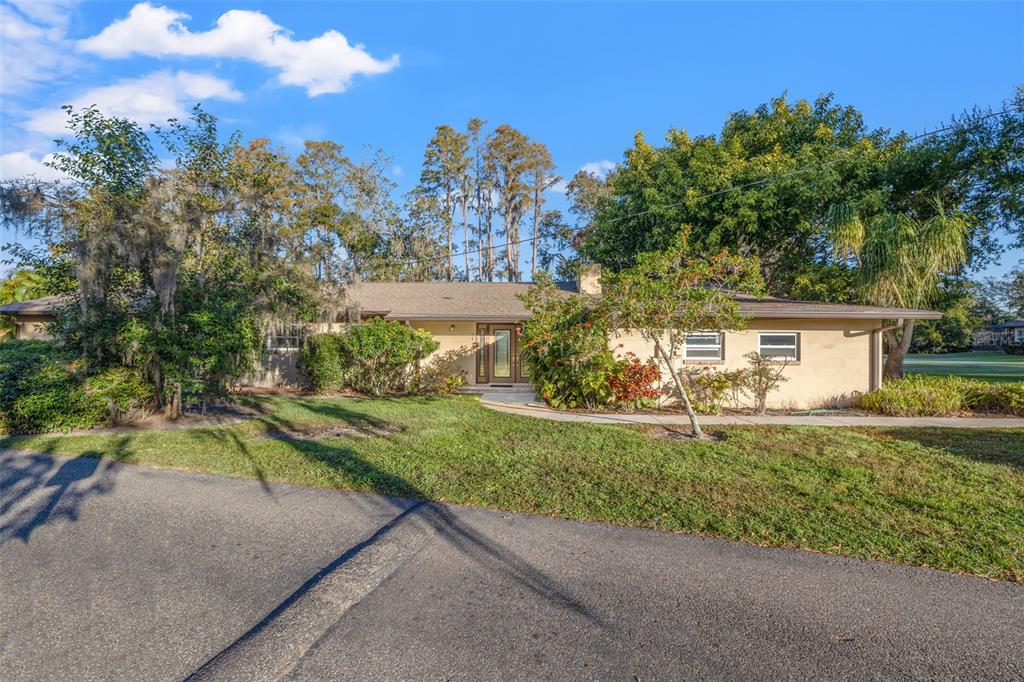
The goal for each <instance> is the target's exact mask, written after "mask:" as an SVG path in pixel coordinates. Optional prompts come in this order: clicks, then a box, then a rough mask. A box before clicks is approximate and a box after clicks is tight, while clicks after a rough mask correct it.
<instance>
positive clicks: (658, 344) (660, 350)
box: [654, 339, 704, 438]
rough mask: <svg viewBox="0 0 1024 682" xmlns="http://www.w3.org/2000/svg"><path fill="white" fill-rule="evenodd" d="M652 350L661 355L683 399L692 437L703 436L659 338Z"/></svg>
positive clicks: (685, 393)
mask: <svg viewBox="0 0 1024 682" xmlns="http://www.w3.org/2000/svg"><path fill="white" fill-rule="evenodd" d="M654 351H655V352H656V353H657V354H658V355H660V356H661V359H662V360H664V361H665V366H666V367H668V373H669V374H670V375H671V376H672V381H673V383H675V385H676V390H677V391H679V395H680V396H681V397H682V399H683V406H684V407H685V408H686V416H687V417H689V419H690V428H691V429H692V430H693V437H694V438H703V437H704V431H702V430H701V428H700V424H699V423H697V413H696V412H694V411H693V405H692V404H691V403H690V396H689V394H687V392H686V387H685V386H683V381H682V379H680V378H679V373H678V372H676V368H675V367H673V366H672V361H671V360H670V359H669V357H668V354H667V353H666V352H665V349H664V348H663V347H662V345H661V341H660V340H659V339H655V340H654Z"/></svg>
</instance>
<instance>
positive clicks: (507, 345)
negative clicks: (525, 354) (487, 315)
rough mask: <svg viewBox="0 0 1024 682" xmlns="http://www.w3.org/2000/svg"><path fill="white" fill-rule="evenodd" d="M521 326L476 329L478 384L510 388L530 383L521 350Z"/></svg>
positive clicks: (482, 325)
mask: <svg viewBox="0 0 1024 682" xmlns="http://www.w3.org/2000/svg"><path fill="white" fill-rule="evenodd" d="M519 330H520V327H519V325H518V324H484V323H481V324H478V325H477V328H476V338H477V343H476V349H477V350H476V382H477V383H478V384H490V383H497V384H510V383H524V382H528V381H529V378H528V377H527V376H526V371H525V368H524V366H523V361H522V357H521V353H520V348H519Z"/></svg>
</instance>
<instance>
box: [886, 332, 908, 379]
mask: <svg viewBox="0 0 1024 682" xmlns="http://www.w3.org/2000/svg"><path fill="white" fill-rule="evenodd" d="M913 338H914V321H913V320H903V329H902V333H901V334H900V337H899V338H897V337H896V331H895V330H893V329H890V330H889V331H886V332H885V345H886V347H887V350H888V355H887V356H886V358H885V368H884V369H883V370H882V376H883V377H884V378H886V379H902V378H903V360H904V358H906V357H907V353H908V352H909V351H910V341H911V340H912V339H913Z"/></svg>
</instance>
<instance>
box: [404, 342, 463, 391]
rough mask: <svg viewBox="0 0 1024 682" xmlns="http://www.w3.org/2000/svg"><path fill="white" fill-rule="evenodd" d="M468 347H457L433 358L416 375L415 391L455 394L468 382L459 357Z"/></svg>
mask: <svg viewBox="0 0 1024 682" xmlns="http://www.w3.org/2000/svg"><path fill="white" fill-rule="evenodd" d="M469 352H470V351H469V349H468V348H457V349H454V350H449V351H446V352H444V353H441V354H440V355H438V356H437V357H435V358H433V359H432V360H431V361H430V362H428V363H427V365H426V366H425V367H424V368H423V369H422V370H421V371H420V373H419V375H418V376H417V377H416V381H415V385H414V387H413V388H414V391H415V392H416V393H419V394H423V395H453V394H455V393H458V391H459V389H460V388H462V387H463V386H464V385H465V384H466V371H465V370H464V369H462V368H461V367H459V357H461V356H463V355H466V354H467V353H469Z"/></svg>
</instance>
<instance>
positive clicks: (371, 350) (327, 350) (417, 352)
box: [300, 318, 439, 395]
mask: <svg viewBox="0 0 1024 682" xmlns="http://www.w3.org/2000/svg"><path fill="white" fill-rule="evenodd" d="M438 345H439V344H438V342H437V341H435V340H434V337H432V336H431V335H430V332H426V331H421V330H417V329H412V328H411V327H408V326H407V325H405V324H402V323H401V322H391V321H387V320H382V319H380V318H374V319H373V320H370V321H369V322H365V323H361V324H353V325H350V326H349V327H347V328H346V329H345V330H344V331H341V332H337V333H331V334H317V335H314V336H313V337H311V338H310V339H309V340H308V342H307V346H306V348H305V349H304V350H303V352H302V353H301V354H300V362H301V367H302V369H303V370H304V371H305V373H306V375H307V376H308V377H309V379H310V383H311V384H312V386H313V389H314V390H316V391H321V392H322V391H331V390H337V389H339V388H351V389H352V390H355V391H359V392H360V393H369V394H371V395H386V394H393V393H408V392H410V391H411V390H412V389H413V388H414V387H415V385H414V380H415V378H416V376H415V368H416V365H417V364H418V363H419V362H421V361H422V360H424V359H426V358H427V357H428V356H429V355H430V354H431V353H433V352H434V351H436V350H437V347H438Z"/></svg>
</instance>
